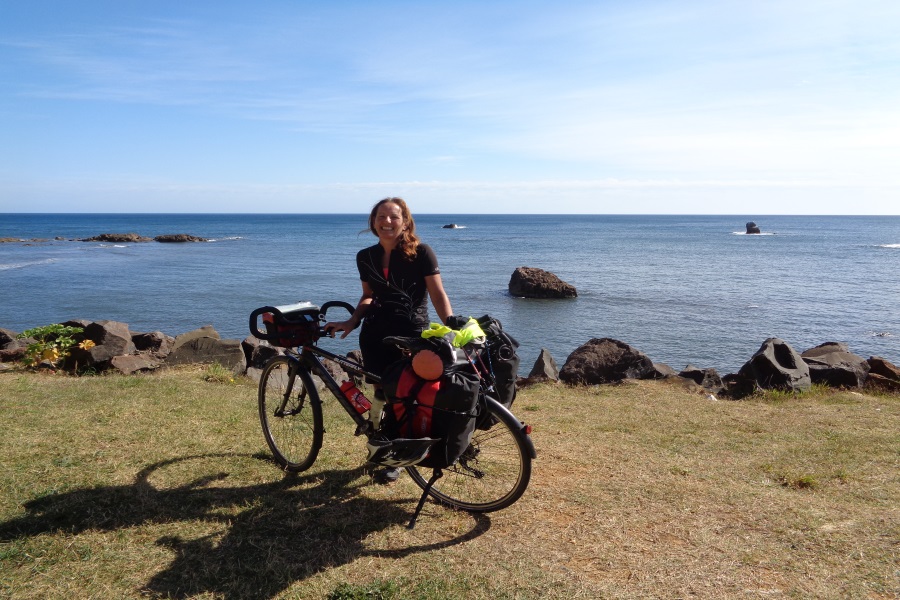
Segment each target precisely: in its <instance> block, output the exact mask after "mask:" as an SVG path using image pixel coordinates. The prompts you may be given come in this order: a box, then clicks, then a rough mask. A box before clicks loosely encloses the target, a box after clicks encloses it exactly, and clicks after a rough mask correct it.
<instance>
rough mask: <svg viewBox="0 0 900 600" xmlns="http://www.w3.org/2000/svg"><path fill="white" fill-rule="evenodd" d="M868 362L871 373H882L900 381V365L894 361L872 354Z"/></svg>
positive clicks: (881, 374) (885, 376) (883, 375)
mask: <svg viewBox="0 0 900 600" xmlns="http://www.w3.org/2000/svg"><path fill="white" fill-rule="evenodd" d="M866 362H867V363H869V375H880V376H882V377H884V378H886V379H893V380H894V381H898V382H900V367H898V366H897V365H895V364H893V363H892V362H890V361H888V360H885V359H884V358H881V357H880V356H870V357H869V360H867V361H866Z"/></svg>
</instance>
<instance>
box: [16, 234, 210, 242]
mask: <svg viewBox="0 0 900 600" xmlns="http://www.w3.org/2000/svg"><path fill="white" fill-rule="evenodd" d="M208 241H209V240H208V239H207V238H203V237H199V236H196V235H190V234H187V233H168V234H165V235H158V236H156V237H152V238H151V237H145V236H142V235H140V234H137V233H101V234H100V235H95V236H93V237H89V238H64V237H55V238H53V239H52V240H51V239H49V238H31V239H22V238H12V237H4V238H0V244H2V243H6V244H10V243H17V242H18V243H24V244H40V243H46V242H106V243H111V244H137V243H145V242H162V243H164V244H172V243H175V244H178V243H187V242H208Z"/></svg>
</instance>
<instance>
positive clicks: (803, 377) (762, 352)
mask: <svg viewBox="0 0 900 600" xmlns="http://www.w3.org/2000/svg"><path fill="white" fill-rule="evenodd" d="M737 374H738V376H739V377H741V378H743V379H744V380H746V381H749V382H751V383H752V384H754V385H755V386H756V387H758V388H760V389H764V390H767V389H779V390H786V391H806V390H808V389H809V387H810V385H812V380H811V379H810V376H809V366H808V365H807V364H806V362H804V360H803V358H801V356H800V355H799V354H798V353H797V351H796V350H794V349H793V348H791V346H790V345H788V343H787V342H785V341H784V340H780V339H778V338H769V339H767V340H766V341H765V342H763V343H762V346H760V347H759V350H757V351H756V354H754V355H753V356H752V357H751V358H750V360H749V361H747V362H746V363H745V364H744V366H742V367H741V368H740V370H739V371H738V373H737Z"/></svg>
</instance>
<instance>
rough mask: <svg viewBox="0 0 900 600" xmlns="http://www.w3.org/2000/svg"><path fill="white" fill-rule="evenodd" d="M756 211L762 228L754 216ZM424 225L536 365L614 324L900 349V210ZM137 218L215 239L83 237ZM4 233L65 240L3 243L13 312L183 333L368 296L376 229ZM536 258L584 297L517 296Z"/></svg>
mask: <svg viewBox="0 0 900 600" xmlns="http://www.w3.org/2000/svg"><path fill="white" fill-rule="evenodd" d="M750 220H752V221H755V222H756V223H757V224H758V225H759V226H760V228H761V229H762V232H763V233H762V234H761V235H746V234H745V233H744V231H745V223H746V222H747V221H750ZM449 223H456V224H458V225H459V226H460V227H459V228H457V229H445V228H443V227H442V226H443V225H445V224H449ZM416 224H417V228H418V233H419V235H420V237H421V238H422V240H423V241H424V242H426V243H428V244H430V245H431V246H432V247H433V248H434V249H435V252H436V253H437V256H438V259H439V262H440V265H441V271H442V277H443V280H444V286H445V288H446V290H447V292H448V294H449V296H450V299H451V301H452V304H453V308H454V311H455V312H456V313H459V314H464V315H472V316H480V315H483V314H490V315H493V316H495V317H497V318H498V319H500V320H501V322H502V323H503V325H504V327H505V329H506V330H508V331H509V332H510V333H512V334H513V336H515V337H516V338H517V339H518V340H519V341H520V343H521V347H520V355H521V357H522V363H523V364H522V371H524V374H527V372H528V371H529V370H530V369H531V366H532V364H533V363H534V360H535V359H536V358H537V356H538V353H539V352H540V350H541V348H546V349H547V350H549V351H550V353H551V354H552V356H553V357H554V358H555V359H556V361H557V362H558V364H559V365H560V366H562V365H563V363H564V362H565V360H566V357H567V356H568V355H569V353H571V352H572V351H573V350H574V349H576V348H577V347H578V346H579V345H581V344H583V343H585V342H587V341H588V340H590V339H591V338H598V337H611V338H616V339H619V340H622V341H624V342H627V343H628V344H631V345H632V346H634V347H635V348H637V349H639V350H641V351H643V352H644V353H646V354H647V355H648V356H650V358H651V359H653V360H654V361H655V362H663V363H666V364H668V365H670V366H672V367H673V368H675V369H681V368H683V367H684V366H686V365H688V364H693V365H695V366H698V367H715V368H716V369H717V370H719V372H720V373H722V374H725V373H729V372H734V371H736V370H737V369H738V368H740V366H741V365H742V364H743V363H744V362H746V361H747V360H748V359H749V358H750V356H752V354H753V353H754V352H755V351H756V350H757V349H758V348H759V346H760V344H761V343H762V342H763V341H764V340H765V339H766V338H769V337H780V338H782V339H784V340H786V341H787V342H788V343H789V344H791V345H792V346H793V347H794V348H795V349H797V350H798V351H803V350H806V349H807V348H810V347H813V346H816V345H818V344H821V343H823V342H827V341H840V342H846V343H847V344H849V346H850V349H851V350H852V351H853V352H855V353H857V354H859V355H861V356H863V357H868V356H871V355H879V356H883V357H885V358H887V359H888V360H890V361H892V362H894V363H900V217H847V216H764V215H763V216H760V215H752V216H672V215H666V216H647V215H640V216H637V215H636V216H623V215H560V216H552V215H418V216H416ZM127 232H135V233H139V234H141V235H143V236H147V237H153V236H156V235H162V234H171V233H187V234H191V235H196V236H201V237H205V238H209V239H210V240H211V241H210V242H208V243H189V244H162V243H156V242H151V243H141V244H110V243H94V242H79V241H71V240H73V239H75V238H86V237H91V236H95V235H99V234H101V233H127ZM0 237H14V238H25V239H32V238H45V239H48V240H49V241H44V242H29V243H4V244H0V327H3V328H6V329H12V330H14V331H22V330H24V329H27V328H30V327H35V326H40V325H46V324H49V323H56V322H60V321H66V320H69V319H76V318H79V319H91V320H101V319H110V320H115V321H122V322H125V323H128V324H129V326H130V328H131V330H132V331H133V332H143V331H154V330H161V331H163V332H165V333H167V334H170V335H177V334H179V333H183V332H185V331H189V330H192V329H195V328H197V327H200V326H203V325H207V324H211V325H213V326H214V327H215V328H216V329H217V330H218V331H219V333H220V334H221V335H222V337H226V338H240V339H242V338H244V337H246V336H247V334H248V330H247V316H248V315H249V313H250V312H251V311H252V310H253V309H254V308H257V307H259V306H264V305H269V304H287V303H291V302H296V301H299V300H307V301H311V302H313V303H316V304H322V303H324V302H325V301H327V300H344V301H347V302H349V303H351V304H355V303H356V301H357V300H358V299H359V295H360V291H361V288H360V283H359V278H358V275H357V273H356V268H355V263H354V257H355V254H356V252H357V250H359V249H360V248H363V247H365V246H368V245H371V244H373V243H374V242H375V238H374V236H372V234H371V233H369V232H368V231H367V230H366V215H363V214H359V215H301V214H297V215H256V214H247V215H185V214H145V215H140V214H103V215H99V214H0ZM56 237H62V238H65V239H64V240H58V241H57V240H54V238H56ZM520 266H529V267H538V268H541V269H545V270H548V271H551V272H553V273H555V274H556V275H558V276H559V277H560V278H562V279H563V280H564V281H567V282H568V283H571V284H572V285H574V286H575V287H576V288H577V290H578V297H577V298H574V299H568V300H528V299H523V298H515V297H512V296H510V295H509V293H508V291H507V285H508V283H509V279H510V276H511V275H512V273H513V271H514V270H515V269H516V267H520ZM330 316H331V315H330ZM333 316H334V317H335V318H343V315H342V314H340V311H336V312H335V314H334V315H333ZM354 342H355V336H354V337H353V338H348V340H344V341H343V342H341V341H330V340H329V341H327V342H325V343H326V344H328V345H329V347H331V348H333V349H335V350H337V351H344V350H350V349H352V347H355V344H354Z"/></svg>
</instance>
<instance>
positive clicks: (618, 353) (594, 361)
mask: <svg viewBox="0 0 900 600" xmlns="http://www.w3.org/2000/svg"><path fill="white" fill-rule="evenodd" d="M652 373H654V369H653V361H652V360H650V358H649V357H648V356H647V355H646V354H644V353H643V352H641V351H639V350H636V349H634V348H632V347H631V346H629V345H628V344H626V343H625V342H620V341H619V340H614V339H610V338H599V339H597V338H594V339H592V340H590V341H589V342H587V343H586V344H584V345H582V346H580V347H579V348H577V349H576V350H575V351H574V352H572V354H570V355H569V357H568V359H566V364H565V365H563V368H562V369H561V370H560V372H559V378H560V380H561V381H563V382H564V383H569V384H576V385H595V384H601V383H614V382H618V381H622V380H623V379H647V378H650V377H652V376H653V375H652Z"/></svg>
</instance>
